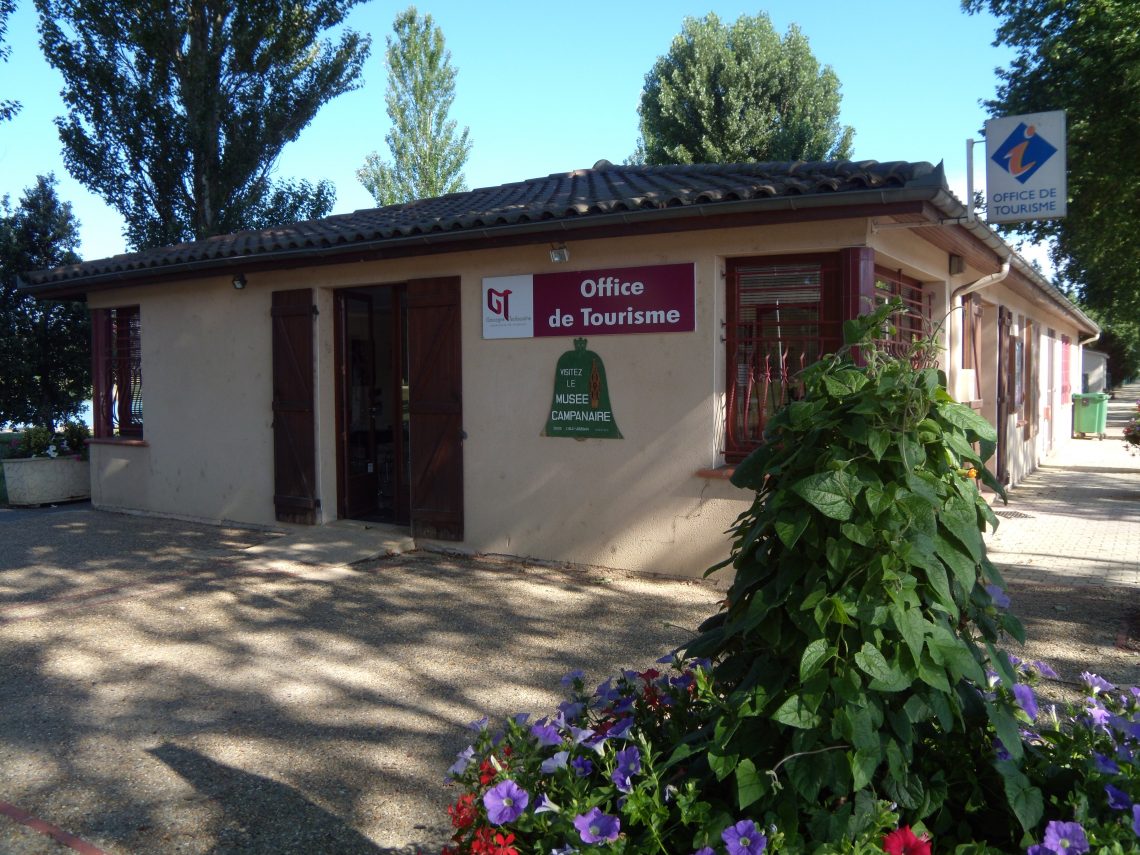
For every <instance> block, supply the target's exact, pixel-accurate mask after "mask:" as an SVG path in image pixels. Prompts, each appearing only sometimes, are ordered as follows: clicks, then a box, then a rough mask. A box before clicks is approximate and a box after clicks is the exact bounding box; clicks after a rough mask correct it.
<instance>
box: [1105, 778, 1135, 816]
mask: <svg viewBox="0 0 1140 855" xmlns="http://www.w3.org/2000/svg"><path fill="white" fill-rule="evenodd" d="M1104 793H1105V795H1107V796H1108V806H1109V807H1110V808H1112V809H1113V810H1131V809H1132V799H1130V798H1128V793H1126V792H1124V790H1120V789H1117V788H1116V787H1114V786H1112V784H1105V785H1104Z"/></svg>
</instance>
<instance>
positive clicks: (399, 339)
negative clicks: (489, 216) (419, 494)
mask: <svg viewBox="0 0 1140 855" xmlns="http://www.w3.org/2000/svg"><path fill="white" fill-rule="evenodd" d="M335 297H336V299H335V308H336V341H335V346H336V360H337V365H336V368H337V371H336V378H337V389H336V400H337V465H338V470H339V471H338V474H339V477H338V479H337V503H338V516H339V517H341V518H347V519H357V520H368V521H372V522H385V523H392V524H396V525H408V524H409V523H410V517H411V514H410V507H411V500H410V486H409V485H410V483H411V454H410V448H411V442H410V430H409V409H408V364H409V360H408V306H407V289H406V288H405V286H403V285H380V286H374V287H370V288H354V289H349V290H342V291H337V292H336V295H335Z"/></svg>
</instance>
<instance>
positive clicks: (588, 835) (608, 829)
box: [574, 807, 621, 843]
mask: <svg viewBox="0 0 1140 855" xmlns="http://www.w3.org/2000/svg"><path fill="white" fill-rule="evenodd" d="M574 827H575V828H576V829H578V834H580V835H581V836H582V842H583V843H601V842H602V841H606V842H610V841H613V840H617V836H618V832H619V831H621V822H620V821H619V820H618V818H617V817H616V816H609V815H607V814H604V813H602V812H601V811H600V810H599V809H598V808H596V807H595V808H590V810H589V811H588V812H587V813H583V814H579V815H578V816H576V817H574Z"/></svg>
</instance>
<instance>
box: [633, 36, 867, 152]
mask: <svg viewBox="0 0 1140 855" xmlns="http://www.w3.org/2000/svg"><path fill="white" fill-rule="evenodd" d="M840 98H841V96H840V94H839V78H838V77H836V75H835V72H834V71H832V69H831V66H824V67H823V68H822V69H821V68H820V66H819V63H818V62H817V61H816V59H815V56H814V55H813V54H812V52H811V48H810V47H809V45H808V40H807V38H806V37H805V36H804V34H803V33H802V32H801V31H800V29H799V28H798V27H797V26H795V25H794V24H793V25H792V26H790V27H789V28H788V32H787V34H786V35H785V36H784V38H783V39H781V38H780V36H779V34H777V33H776V31H775V29H773V27H772V22H771V20H770V19H769V18H768V16H767V15H766V14H760V15H757V16H755V17H750V16H748V15H742V16H741V17H740V18H738V19H737V20H736V23H734V24H733V25H732V26H731V27H726V26H725V25H724V24H722V23H721V21H720V19H719V18H718V17H717V16H716V15H714V14H709V15H708V16H706V17H704V18H700V19H697V18H686V19H685V23H684V27H683V28H682V30H681V33H680V35H678V36H676V37H675V38H674V39H673V44H672V45H671V46H670V48H669V53H667V54H666V55H665V56H662V57H658V59H657V62H656V63H654V65H653V69H652V70H651V71H650V72H649V74H647V75H646V76H645V88H644V90H643V91H642V94H641V107H640V109H639V112H640V114H641V136H642V142H641V143H640V144H639V154H640V152H641V151H642V150H643V151H644V159H645V162H647V163H650V164H663V163H737V162H745V161H765V160H834V159H846V158H849V157H850V156H851V140H852V138H853V137H854V135H855V132H854V131H853V130H852V129H851V128H850V127H847V126H841V125H840V124H839V102H840ZM639 154H638V155H635V157H638V156H639Z"/></svg>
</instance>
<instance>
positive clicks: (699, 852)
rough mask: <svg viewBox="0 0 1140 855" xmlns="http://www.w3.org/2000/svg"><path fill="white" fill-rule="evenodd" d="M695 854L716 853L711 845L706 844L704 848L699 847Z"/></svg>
mask: <svg viewBox="0 0 1140 855" xmlns="http://www.w3.org/2000/svg"><path fill="white" fill-rule="evenodd" d="M693 855H716V853H715V852H713V850H712V847H711V846H706V847H705V848H704V849H698V850H697V851H696V852H694V853H693Z"/></svg>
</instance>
